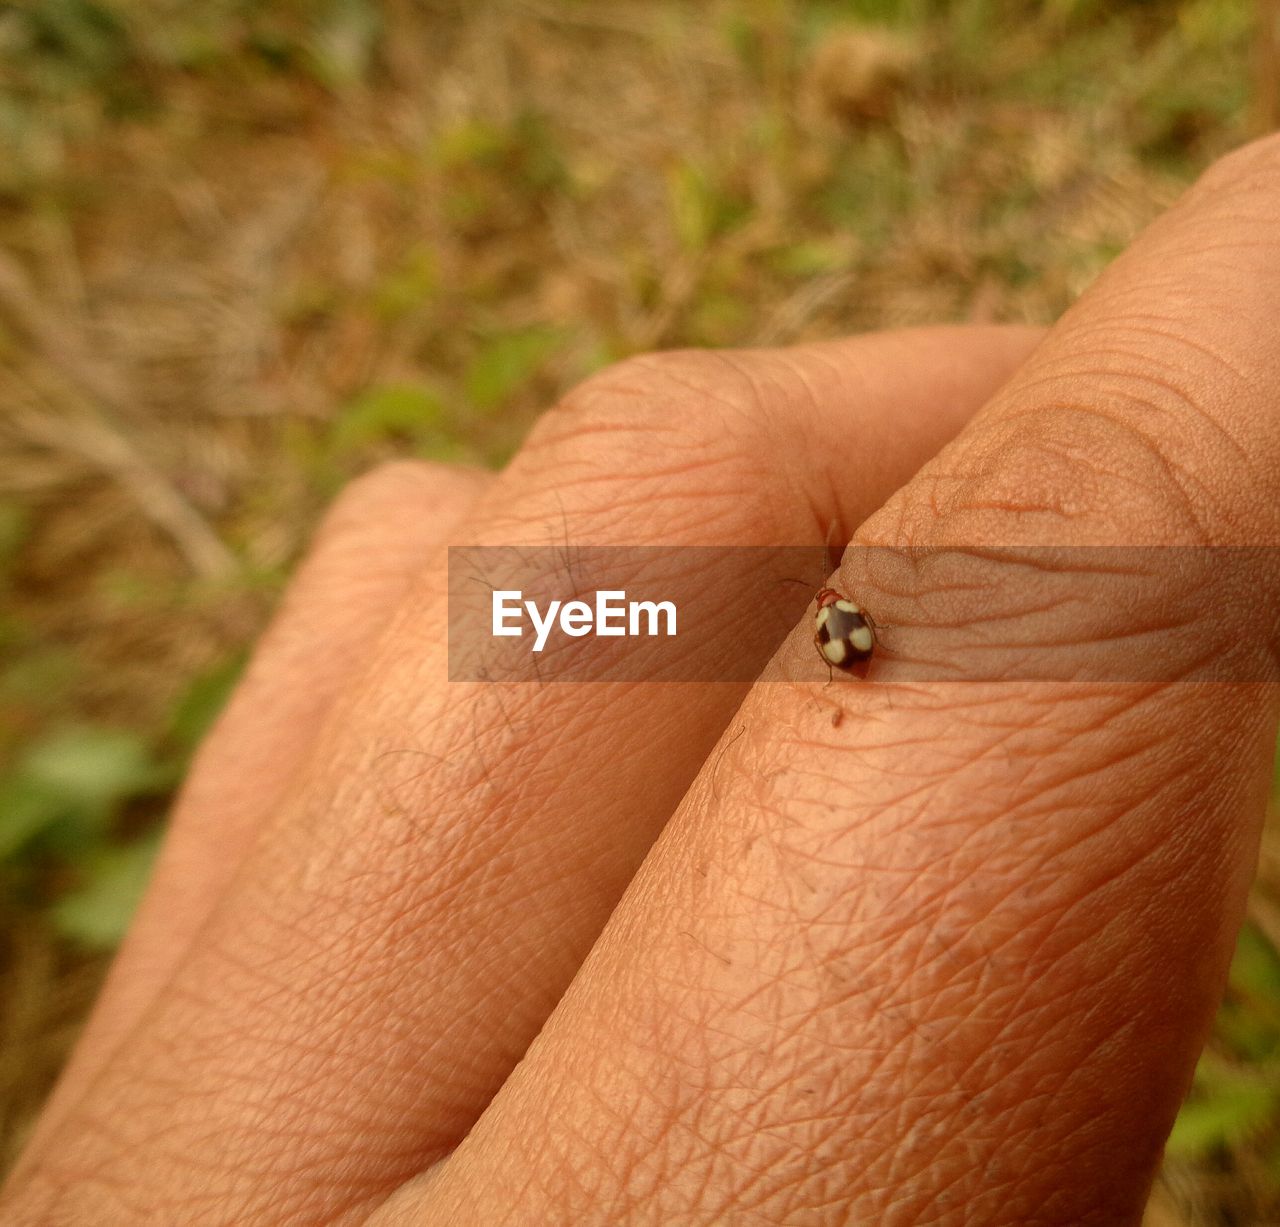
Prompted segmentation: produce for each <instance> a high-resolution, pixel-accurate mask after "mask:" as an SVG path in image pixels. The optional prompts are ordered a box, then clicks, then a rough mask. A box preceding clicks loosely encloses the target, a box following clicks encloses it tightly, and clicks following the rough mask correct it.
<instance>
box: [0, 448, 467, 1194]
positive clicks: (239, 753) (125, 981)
mask: <svg viewBox="0 0 1280 1227" xmlns="http://www.w3.org/2000/svg"><path fill="white" fill-rule="evenodd" d="M490 480H491V479H490V477H489V475H488V474H484V473H480V472H477V471H472V470H467V469H462V468H457V467H453V466H447V465H439V464H432V463H427V462H424V461H414V460H408V461H395V462H391V463H388V464H386V465H383V466H382V467H380V468H377V469H374V470H373V471H371V472H369V473H367V474H365V475H364V476H362V477H360V478H358V479H357V480H355V481H353V482H352V483H351V484H350V485H349V486H348V487H347V488H346V489H345V490H344V491H343V492H342V495H341V496H340V497H339V499H338V501H337V502H336V503H335V505H334V506H333V507H332V508H331V509H330V511H329V512H328V514H327V515H326V516H325V519H324V521H323V523H322V524H321V525H320V528H319V529H318V531H317V533H316V539H315V543H314V545H313V547H312V549H311V552H310V554H309V556H308V557H307V559H306V561H305V562H304V563H303V564H302V567H301V568H300V570H299V573H298V575H297V578H296V579H295V580H294V581H293V583H292V585H291V586H290V589H289V592H288V593H287V594H286V596H285V599H284V602H283V604H282V607H281V609H280V612H279V613H278V614H277V615H276V617H275V619H274V621H273V622H272V625H271V627H270V628H269V630H268V631H267V632H266V634H265V636H264V637H263V640H262V643H261V645H260V646H259V647H258V649H257V651H256V652H255V653H254V657H253V660H252V661H251V663H250V665H249V668H248V670H247V672H246V675H245V677H244V679H243V680H242V681H241V683H240V684H239V686H238V687H237V688H236V691H235V694H234V695H233V696H232V698H231V700H230V702H229V703H228V706H227V710H226V711H225V712H224V713H223V715H222V717H221V718H220V719H219V721H218V722H217V725H216V726H215V728H214V729H213V730H212V731H211V732H210V734H209V736H208V738H207V739H206V740H205V742H204V744H203V745H202V746H201V747H200V751H199V754H198V756H197V759H196V763H195V765H194V767H193V769H192V772H191V775H190V777H189V778H188V779H187V781H186V783H185V785H184V787H183V790H182V795H181V796H180V798H179V799H178V803H177V805H176V807H175V810H174V813H173V817H172V819H171V820H170V824H169V829H168V831H167V833H166V838H165V843H164V847H163V849H162V851H161V854H160V857H159V859H158V861H157V864H156V868H155V872H154V874H153V875H152V880H151V883H150V886H149V888H148V891H147V894H146V897H145V899H144V900H143V902H142V904H141V906H140V907H139V910H138V914H137V916H136V917H135V918H134V921H133V924H132V925H131V926H130V929H129V935H128V938H127V940H126V942H125V944H124V946H123V948H122V949H121V951H120V953H119V955H118V956H117V958H116V961H115V963H114V965H113V967H112V970H111V975H110V977H109V978H108V981H107V984H106V986H105V988H104V989H103V992H102V994H101V996H100V998H99V1000H98V1002H97V1004H96V1006H95V1009H94V1013H93V1016H92V1017H91V1019H90V1020H89V1022H88V1024H87V1025H86V1029H85V1033H84V1034H83V1035H82V1036H81V1038H80V1041H79V1043H78V1044H77V1046H76V1049H75V1052H74V1054H73V1056H72V1058H71V1061H70V1062H69V1064H68V1066H67V1068H66V1069H65V1070H64V1071H63V1074H62V1077H61V1079H60V1081H59V1083H58V1086H57V1088H56V1089H55V1091H54V1093H53V1096H52V1097H51V1099H50V1101H49V1103H48V1104H47V1105H46V1107H45V1110H44V1112H43V1113H42V1114H41V1117H40V1120H39V1122H38V1124H37V1127H36V1130H35V1132H34V1134H33V1137H32V1140H31V1143H30V1145H29V1147H28V1149H27V1151H26V1155H27V1156H28V1157H30V1156H32V1155H34V1154H35V1153H37V1151H38V1149H39V1144H40V1141H41V1139H42V1138H43V1137H44V1136H46V1135H47V1134H48V1133H49V1131H50V1130H52V1128H53V1127H54V1125H55V1124H56V1123H57V1122H58V1121H59V1120H61V1119H62V1118H63V1117H65V1115H66V1114H67V1112H68V1111H69V1110H71V1108H72V1106H73V1105H74V1103H75V1101H76V1099H77V1097H78V1096H79V1095H80V1094H81V1093H83V1091H84V1089H85V1087H86V1086H87V1085H88V1083H89V1082H90V1080H91V1079H92V1078H93V1076H94V1074H95V1073H96V1072H97V1071H98V1070H99V1069H100V1068H101V1067H102V1065H103V1063H104V1062H105V1061H106V1059H107V1057H108V1055H109V1054H110V1052H111V1051H112V1050H113V1049H114V1048H115V1047H116V1045H117V1044H119V1042H120V1041H121V1039H122V1038H123V1037H124V1036H125V1035H127V1034H128V1032H129V1030H130V1029H131V1028H132V1027H133V1026H134V1025H135V1024H136V1023H137V1022H138V1020H139V1019H140V1018H141V1017H142V1015H143V1014H144V1013H145V1011H146V1009H147V1007H148V1006H149V1005H150V1004H151V1003H152V1002H153V1001H154V1000H155V998H156V995H157V993H158V992H160V991H161V989H162V988H163V987H164V985H165V984H166V983H167V982H168V980H169V978H170V976H171V975H172V973H173V971H174V969H175V968H176V967H177V966H178V964H179V963H180V962H181V960H182V959H183V957H184V956H185V954H186V952H187V950H188V949H189V947H190V944H191V942H192V940H193V939H194V938H195V937H196V935H197V934H198V932H199V929H200V926H201V925H202V924H203V923H204V921H205V920H207V919H208V916H209V914H210V912H211V911H212V910H213V908H214V906H215V904H216V902H217V900H218V898H219V897H220V896H221V894H222V892H223V891H224V890H225V889H226V887H227V884H228V883H229V882H230V880H231V878H232V877H233V876H234V874H235V871H236V868H237V867H238V866H239V864H240V862H241V860H242V859H243V857H244V855H245V853H246V852H247V850H248V848H249V846H250V845H251V844H252V842H253V840H254V837H255V836H256V834H257V833H258V831H259V829H260V828H261V826H262V825H263V823H264V820H265V818H266V816H267V815H269V814H271V813H272V812H273V811H274V810H275V809H276V808H277V807H278V806H279V805H280V804H281V802H282V800H283V798H284V797H285V796H286V794H287V792H288V789H289V787H290V785H291V784H292V782H293V779H294V776H295V774H296V773H297V771H298V770H299V768H301V767H302V766H303V765H304V764H305V762H306V759H307V754H308V752H309V750H310V748H311V744H312V742H313V740H314V739H315V735H316V732H317V730H318V729H319V727H320V725H321V723H322V722H323V720H324V717H325V715H326V713H327V712H328V710H329V708H330V706H331V705H332V703H333V702H334V700H335V697H336V696H337V695H338V694H340V693H341V691H342V689H343V688H344V686H346V685H347V684H348V683H349V681H350V680H351V678H352V676H353V675H354V674H355V673H356V672H357V671H358V669H359V666H360V662H361V660H362V658H363V657H364V656H365V655H367V653H368V651H369V649H370V647H371V645H372V643H373V642H374V641H375V640H376V638H377V635H378V631H379V629H380V628H381V627H382V625H383V624H384V623H385V622H386V621H387V619H388V618H389V617H390V616H391V612H392V611H393V610H394V609H395V607H396V605H397V604H398V602H399V600H400V598H401V597H402V596H403V595H404V592H405V590H406V589H407V588H408V587H409V585H410V583H411V582H412V580H413V578H414V577H415V576H416V574H417V571H418V568H419V567H420V566H421V564H422V560H423V557H424V556H425V555H426V554H427V553H428V552H429V550H430V549H431V548H432V547H433V546H435V545H438V544H439V543H440V542H441V541H443V540H446V539H447V535H448V533H449V532H450V530H451V529H452V528H453V527H454V526H455V525H456V524H457V523H458V522H459V521H460V520H461V519H462V518H463V516H464V515H465V514H466V513H467V511H468V510H469V509H470V508H471V506H472V505H473V504H474V503H475V501H476V499H477V498H479V496H480V494H481V492H482V491H483V489H484V487H485V486H486V485H487V483H488V482H489V481H490ZM18 1170H21V1166H19V1169H18Z"/></svg>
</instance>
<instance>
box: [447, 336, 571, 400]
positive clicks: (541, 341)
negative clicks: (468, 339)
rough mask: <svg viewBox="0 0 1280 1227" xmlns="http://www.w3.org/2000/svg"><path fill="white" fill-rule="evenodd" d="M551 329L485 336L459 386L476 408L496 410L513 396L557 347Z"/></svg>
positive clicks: (555, 338)
mask: <svg viewBox="0 0 1280 1227" xmlns="http://www.w3.org/2000/svg"><path fill="white" fill-rule="evenodd" d="M560 339H561V338H560V333H559V332H558V331H557V330H556V329H554V328H522V329H519V330H517V331H515V332H500V333H497V334H495V335H493V336H491V337H489V338H488V339H487V340H486V341H485V343H484V344H483V346H482V347H481V349H480V352H479V353H478V354H476V356H475V357H474V358H473V359H472V360H471V364H470V365H469V366H468V367H467V371H466V374H465V376H464V377H463V383H464V385H465V388H466V392H467V398H468V399H469V400H470V401H471V403H472V404H473V405H474V406H475V407H476V408H477V409H483V410H489V409H496V408H498V406H500V405H502V404H505V403H506V402H507V401H508V400H510V399H511V397H512V396H514V395H515V393H516V392H518V391H519V390H520V388H521V386H522V385H523V384H524V383H525V382H526V381H527V380H529V379H530V378H532V377H533V375H534V374H535V373H536V372H537V370H538V368H539V367H540V366H541V365H542V364H543V362H545V361H546V359H547V357H548V356H549V355H550V354H551V352H552V351H553V350H554V349H555V348H556V347H557V346H558V345H559V344H560Z"/></svg>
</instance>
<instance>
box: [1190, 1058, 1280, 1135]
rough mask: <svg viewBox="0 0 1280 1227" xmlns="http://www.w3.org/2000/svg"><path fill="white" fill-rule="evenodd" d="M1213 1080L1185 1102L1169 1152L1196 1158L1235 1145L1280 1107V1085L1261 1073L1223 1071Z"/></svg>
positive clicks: (1265, 1121)
mask: <svg viewBox="0 0 1280 1227" xmlns="http://www.w3.org/2000/svg"><path fill="white" fill-rule="evenodd" d="M1202 1068H1203V1063H1202ZM1197 1080H1198V1081H1199V1080H1200V1074H1199V1073H1197ZM1212 1082H1213V1085H1212V1086H1210V1087H1202V1092H1201V1094H1200V1095H1199V1096H1197V1097H1196V1098H1193V1099H1191V1100H1188V1102H1187V1103H1185V1104H1184V1105H1183V1107H1182V1111H1181V1112H1180V1113H1179V1114H1178V1119H1177V1121H1176V1123H1175V1124H1174V1126H1173V1133H1172V1134H1171V1135H1170V1136H1169V1142H1168V1145H1167V1146H1166V1150H1167V1151H1168V1153H1169V1154H1171V1155H1176V1156H1179V1157H1183V1158H1196V1157H1199V1156H1203V1155H1207V1154H1210V1153H1212V1152H1213V1151H1216V1150H1220V1149H1222V1148H1225V1147H1231V1146H1235V1145H1237V1144H1238V1143H1240V1142H1241V1141H1243V1140H1244V1139H1245V1138H1247V1137H1248V1136H1249V1135H1250V1134H1251V1133H1253V1132H1254V1131H1255V1130H1256V1129H1259V1128H1261V1127H1262V1126H1264V1125H1265V1124H1266V1123H1267V1121H1268V1120H1270V1119H1271V1116H1272V1114H1273V1113H1274V1112H1275V1111H1276V1110H1277V1108H1280V1086H1277V1085H1276V1084H1275V1083H1274V1081H1273V1080H1272V1081H1269V1080H1268V1079H1266V1078H1265V1077H1262V1076H1261V1075H1260V1074H1258V1075H1253V1076H1247V1075H1244V1074H1238V1073H1235V1072H1226V1071H1223V1072H1220V1073H1216V1074H1214V1075H1213V1076H1212Z"/></svg>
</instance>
